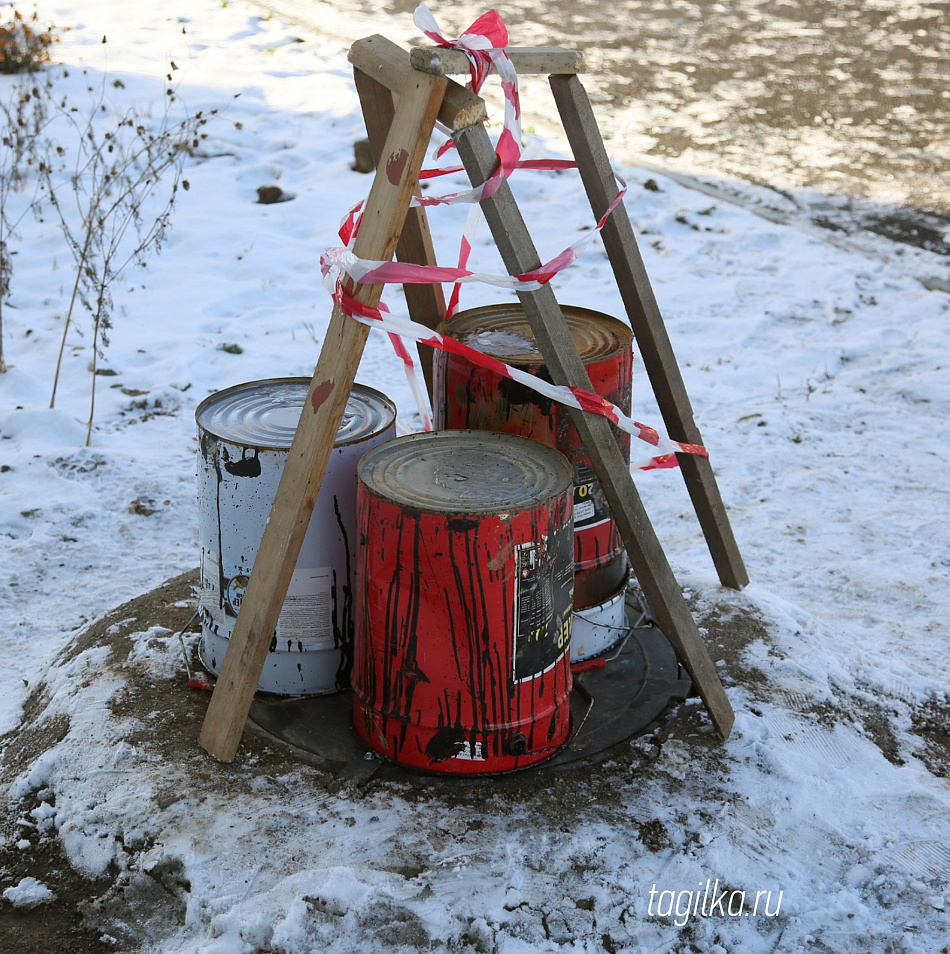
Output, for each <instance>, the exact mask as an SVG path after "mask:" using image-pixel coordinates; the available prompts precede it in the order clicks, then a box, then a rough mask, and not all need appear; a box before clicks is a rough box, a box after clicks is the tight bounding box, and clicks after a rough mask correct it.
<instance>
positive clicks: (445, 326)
mask: <svg viewBox="0 0 950 954" xmlns="http://www.w3.org/2000/svg"><path fill="white" fill-rule="evenodd" d="M561 311H562V312H563V313H564V320H565V321H566V322H567V328H568V331H569V332H570V333H571V338H573V339H574V346H575V347H576V348H577V353H578V354H579V355H580V356H581V360H582V361H583V362H584V364H585V365H587V364H593V363H594V362H596V361H604V360H606V359H607V358H612V357H614V356H615V355H618V354H621V353H623V352H626V351H629V350H630V348H631V345H632V343H633V332H632V331H631V330H630V328H629V327H628V326H627V325H625V324H624V323H623V322H622V321H620V320H619V319H617V318H612V317H611V316H610V315H605V314H603V312H599V311H594V310H592V309H590V308H580V307H578V306H577V305H561ZM438 330H439V334H442V335H447V336H448V337H450V338H454V339H455V340H456V341H461V342H462V344H466V345H468V346H469V347H470V348H475V349H476V350H477V351H483V352H485V354H489V355H491V356H492V357H493V358H498V360H499V361H504V362H505V363H506V364H512V365H515V366H516V367H519V366H527V367H534V366H537V365H541V364H543V362H544V359H543V358H542V357H541V352H540V350H539V349H538V345H537V342H536V341H535V338H534V332H533V331H532V330H531V325H530V324H529V323H528V319H527V317H526V316H525V313H524V308H523V307H522V306H521V304H520V303H518V302H500V303H498V304H495V305H484V306H482V307H481V308H469V309H468V310H467V311H460V312H459V313H458V314H457V315H456V316H455V317H454V318H452V319H450V320H449V321H443V322H442V324H440V325H439V328H438Z"/></svg>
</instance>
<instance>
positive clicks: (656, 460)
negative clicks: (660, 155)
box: [320, 4, 709, 470]
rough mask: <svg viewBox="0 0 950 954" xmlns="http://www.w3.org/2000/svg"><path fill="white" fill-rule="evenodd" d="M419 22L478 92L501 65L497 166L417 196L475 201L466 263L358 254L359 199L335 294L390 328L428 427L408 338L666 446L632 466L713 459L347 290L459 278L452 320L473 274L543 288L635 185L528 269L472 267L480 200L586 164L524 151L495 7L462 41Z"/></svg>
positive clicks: (466, 235)
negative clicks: (466, 65)
mask: <svg viewBox="0 0 950 954" xmlns="http://www.w3.org/2000/svg"><path fill="white" fill-rule="evenodd" d="M413 22H414V23H415V25H416V26H417V27H419V29H420V30H422V31H423V33H425V35H426V36H428V37H429V38H430V39H431V40H433V41H434V42H435V43H436V44H437V45H438V46H441V47H449V48H452V49H457V50H461V51H462V52H464V53H465V54H466V55H467V56H468V58H469V61H470V63H471V75H472V79H471V83H470V86H471V88H472V90H473V91H474V92H476V93H477V92H478V91H479V90H480V89H481V87H482V84H483V83H484V82H485V80H486V79H487V78H488V76H489V75H490V74H491V73H492V71H493V70H494V71H495V72H496V73H498V75H499V77H500V79H501V85H502V91H503V93H504V98H505V120H504V126H503V129H502V133H501V136H500V137H499V139H498V144H497V147H496V150H495V152H496V155H497V156H498V164H497V166H496V168H495V171H494V172H493V173H492V175H491V176H490V177H489V178H488V179H487V180H486V181H485V182H484V183H483V184H482V185H480V186H477V187H475V188H473V189H469V190H466V191H463V192H454V193H450V194H448V195H441V196H439V195H432V196H429V195H426V196H415V197H414V198H413V200H412V204H414V205H417V206H436V205H454V204H456V203H460V202H469V203H473V208H472V211H471V213H470V214H469V217H468V221H467V223H466V225H465V229H464V232H463V234H462V239H461V244H460V249H459V263H458V266H457V267H455V268H447V267H440V266H435V265H413V264H409V263H404V262H383V261H370V260H368V259H362V258H358V257H357V256H356V255H355V254H354V253H353V251H352V248H353V243H354V242H355V240H356V235H357V233H358V231H359V227H360V221H361V218H362V211H363V203H362V202H359V203H357V204H356V205H355V206H353V208H351V209H350V210H349V212H348V213H347V215H346V216H345V218H344V220H343V223H342V224H341V226H340V238H341V240H342V241H343V243H344V246H345V247H335V248H328V249H326V250H325V251H324V254H323V255H322V256H321V257H320V265H321V269H322V273H323V281H324V284H325V285H326V287H327V289H328V290H329V291H330V293H331V294H332V295H333V298H334V300H335V301H336V302H337V303H338V304H339V305H340V307H341V309H342V310H343V311H344V313H346V314H348V315H350V316H351V317H353V318H355V319H356V320H357V321H361V322H364V323H365V324H369V325H371V326H374V327H378V328H381V329H383V330H385V331H386V332H387V333H388V334H389V337H390V339H391V340H392V342H393V346H394V347H395V349H396V353H397V354H398V356H399V357H400V359H401V360H402V362H403V366H404V368H405V371H406V377H407V379H408V381H409V385H410V388H411V389H412V392H413V396H414V397H415V399H416V402H417V404H418V406H419V412H420V416H421V418H422V422H423V427H424V428H425V430H427V431H428V430H431V429H432V420H431V415H430V412H429V410H428V405H427V402H426V399H425V392H424V389H423V387H422V386H421V384H420V382H419V376H418V373H417V370H416V367H415V364H414V362H413V360H412V356H411V355H410V353H409V351H408V350H407V349H406V347H405V345H404V343H403V342H402V340H401V339H402V338H410V339H413V340H415V341H418V342H421V343H423V344H427V345H430V346H431V347H434V348H438V349H440V350H442V351H448V352H452V353H454V354H459V355H462V356H463V357H465V358H468V360H470V361H472V362H473V363H474V364H478V365H480V366H482V367H486V368H489V369H491V370H493V371H495V372H496V373H497V374H500V375H502V376H504V377H507V378H511V379H512V380H515V381H518V382H520V383H522V384H524V385H525V386H526V387H529V388H531V389H532V390H534V391H536V392H538V393H540V394H543V395H545V396H546V397H548V398H551V399H552V400H555V401H559V402H560V403H562V404H565V405H568V406H569V407H576V408H580V409H581V410H584V411H590V412H592V413H595V414H601V415H603V416H604V417H606V418H607V419H608V420H610V421H612V422H613V423H614V424H616V425H617V426H618V427H619V428H621V429H622V430H624V431H626V432H627V433H629V434H631V435H632V436H634V437H637V438H639V439H640V440H642V441H646V442H647V443H648V444H652V445H653V446H654V447H655V448H657V450H662V451H663V453H660V454H655V455H654V456H652V457H650V458H648V459H647V460H644V461H640V462H638V463H636V464H633V465H632V469H635V470H654V469H658V468H666V467H676V466H677V459H676V454H677V453H685V454H696V455H699V456H701V457H708V456H709V455H708V453H707V451H706V449H705V448H704V447H702V446H700V445H698V444H683V443H680V442H678V441H673V440H671V439H670V438H668V437H664V436H661V435H660V434H659V432H657V431H656V430H655V429H654V428H652V427H648V426H646V425H644V424H639V423H638V422H636V421H634V420H632V419H631V418H629V417H627V416H626V415H625V414H624V413H623V412H622V411H621V410H620V409H619V408H618V407H616V406H615V405H614V404H611V403H610V401H607V400H606V399H605V398H603V397H601V396H600V395H598V394H594V393H593V392H591V391H586V390H584V389H582V388H570V387H562V386H559V385H555V384H550V383H548V382H546V381H543V380H541V379H540V378H538V377H536V376H535V375H532V374H529V373H528V372H526V371H522V370H520V369H518V368H514V367H511V366H510V365H507V364H504V363H503V362H501V361H499V360H498V359H497V358H493V357H491V356H490V355H487V354H485V353H484V352H481V351H477V350H476V349H474V348H470V347H468V346H467V345H464V344H462V343H461V342H459V341H456V340H455V339H454V338H450V337H446V336H443V335H440V334H438V333H436V332H433V331H432V330H431V329H430V328H427V327H425V326H424V325H421V324H418V323H416V322H414V321H411V320H409V319H404V318H396V317H394V316H393V315H392V314H391V313H390V311H389V308H388V307H387V306H386V305H385V304H384V303H383V302H380V305H379V308H370V307H369V306H366V305H363V304H361V303H360V302H358V301H357V300H356V299H355V298H353V297H352V296H350V295H349V294H347V293H346V291H345V290H344V288H343V284H342V278H343V275H347V276H348V277H349V278H350V279H352V280H353V281H354V282H356V283H357V284H361V285H377V284H393V283H396V284H430V283H443V282H452V283H453V285H454V287H453V290H452V295H451V297H450V299H449V304H448V307H447V312H446V318H447V319H450V318H451V317H452V315H454V314H455V311H456V309H457V307H458V299H459V289H460V287H461V285H462V284H464V283H466V282H482V283H484V284H489V285H494V286H495V287H498V288H506V289H512V290H515V291H534V290H537V289H539V288H541V287H542V286H543V285H545V284H547V283H548V282H549V281H551V279H552V278H554V276H555V275H557V274H558V272H560V271H562V270H563V269H565V268H567V267H568V266H569V265H571V264H572V263H573V262H574V261H575V260H576V259H577V257H578V256H579V255H580V254H581V252H583V250H584V249H585V248H586V247H587V246H588V245H589V244H590V243H591V242H592V241H593V240H594V239H595V238H596V236H597V235H598V234H599V233H600V231H601V230H602V229H603V227H604V224H605V223H606V221H607V218H608V217H609V216H610V214H611V213H612V212H613V210H614V209H615V208H616V207H617V205H618V204H619V203H620V202H621V201H622V200H623V197H624V194H625V193H626V189H627V187H626V183H625V182H624V181H623V180H622V179H620V177H619V176H618V177H617V181H618V184H619V186H620V189H619V191H618V193H617V195H616V197H615V198H614V200H613V202H611V204H610V207H609V208H608V209H607V211H606V212H605V213H604V214H603V216H601V218H600V220H599V221H598V222H597V225H596V226H595V228H593V229H591V230H590V231H589V232H587V233H586V234H585V235H584V236H583V237H582V238H581V239H579V240H578V241H577V242H575V243H574V244H572V245H570V246H568V247H567V248H566V249H564V250H563V251H562V252H560V253H559V254H558V255H556V256H555V257H554V258H552V259H551V260H550V261H548V262H546V263H545V264H543V265H541V266H540V267H538V268H535V269H532V270H531V271H529V272H526V273H525V274H523V275H492V274H488V273H485V272H473V271H470V270H469V269H468V268H467V267H466V266H467V265H468V259H469V255H470V253H471V250H472V246H473V243H474V236H475V230H476V229H477V227H478V223H479V221H480V218H481V212H480V207H479V205H478V203H480V202H481V201H482V200H483V199H486V198H488V197H490V196H491V195H493V194H494V193H495V192H496V191H497V190H498V188H499V186H500V185H501V183H502V181H503V180H504V179H506V178H507V177H508V176H510V175H511V173H512V172H514V170H515V169H544V170H553V169H573V168H576V167H577V163H576V162H573V161H571V160H563V159H540V160H538V159H535V160H522V159H521V105H520V100H519V96H518V75H517V73H516V72H515V69H514V66H513V65H512V62H511V60H510V59H509V57H508V54H507V53H506V52H505V50H504V47H506V46H507V45H508V30H507V28H506V27H505V24H504V21H503V20H502V19H501V17H500V16H499V14H498V13H497V12H496V11H495V10H490V11H489V12H488V13H485V14H483V15H482V16H480V17H479V18H478V19H477V20H476V21H475V22H474V23H473V24H472V25H471V26H470V27H469V28H468V30H466V31H465V33H463V34H462V36H461V37H459V39H458V40H455V41H451V40H447V39H446V38H445V37H444V36H443V35H442V33H441V31H440V29H439V25H438V23H437V22H436V20H435V18H434V17H433V16H432V14H431V13H430V12H429V10H428V8H427V7H426V6H425V5H424V4H420V5H419V6H418V7H417V8H416V11H415V14H414V16H413ZM453 147H454V143H453V142H452V140H451V139H449V140H447V141H446V142H444V143H443V144H442V145H441V146H440V147H439V148H438V149H437V150H436V153H435V158H437V159H438V158H441V156H442V155H444V154H445V153H446V152H447V151H448V150H449V149H450V148H453ZM461 171H463V167H461V166H452V167H448V168H434V169H424V170H423V171H422V172H421V173H420V176H419V177H420V179H429V178H435V177H437V176H443V175H448V174H450V173H455V172H461Z"/></svg>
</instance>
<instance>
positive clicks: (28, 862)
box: [0, 791, 134, 954]
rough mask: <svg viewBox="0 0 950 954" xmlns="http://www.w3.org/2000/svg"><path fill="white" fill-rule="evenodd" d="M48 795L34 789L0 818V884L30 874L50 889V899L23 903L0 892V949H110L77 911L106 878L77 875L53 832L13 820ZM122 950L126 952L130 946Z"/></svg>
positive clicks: (45, 952) (51, 953) (81, 953)
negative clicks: (17, 903) (19, 904)
mask: <svg viewBox="0 0 950 954" xmlns="http://www.w3.org/2000/svg"><path fill="white" fill-rule="evenodd" d="M49 798H51V796H50V794H49V793H48V792H42V791H41V792H34V793H32V794H31V795H30V796H29V797H28V798H27V799H24V801H23V802H22V803H21V804H20V805H19V806H18V811H17V812H16V813H15V816H12V817H6V818H3V819H2V820H0V835H2V836H3V841H4V846H3V847H0V884H2V885H3V887H4V888H6V887H7V886H8V885H17V884H19V883H20V880H21V879H22V878H26V877H32V878H36V879H37V880H38V881H40V882H41V883H42V884H44V885H46V887H47V888H49V889H50V891H52V892H53V900H51V901H49V902H47V903H45V904H40V905H38V906H36V907H34V908H27V909H22V908H15V907H14V906H13V905H12V904H11V903H10V902H9V901H8V900H6V899H5V898H0V951H30V952H31V954H63V951H70V952H71V954H101V952H103V951H110V952H112V954H114V952H115V950H116V949H115V947H114V946H113V945H112V944H110V943H108V942H107V941H104V940H103V939H102V935H103V932H102V931H101V930H97V929H96V928H95V927H92V926H90V925H88V924H87V923H86V922H85V919H84V916H83V908H84V906H85V905H86V903H87V902H88V900H89V898H90V897H91V896H92V897H95V896H96V895H97V893H98V892H101V891H104V890H105V889H106V888H107V886H108V882H107V881H102V882H96V881H90V880H88V879H86V878H83V877H82V876H81V875H80V874H78V873H77V872H76V871H74V870H73V869H72V868H71V867H70V864H69V861H68V860H67V859H66V855H65V853H64V851H63V849H62V845H61V843H60V841H59V839H58V838H56V837H49V836H48V835H46V834H44V833H42V832H41V831H40V830H39V828H38V827H36V826H34V827H30V826H29V825H21V824H19V823H20V821H21V820H27V821H28V820H29V819H30V817H31V816H30V812H31V811H32V810H34V809H36V808H38V807H39V805H40V804H41V803H42V802H43V801H46V800H47V799H49ZM14 838H15V839H16V841H14V840H13V839H14ZM25 843H28V846H27V845H26V844H25ZM126 950H128V952H129V954H132V951H133V950H134V948H127V949H126Z"/></svg>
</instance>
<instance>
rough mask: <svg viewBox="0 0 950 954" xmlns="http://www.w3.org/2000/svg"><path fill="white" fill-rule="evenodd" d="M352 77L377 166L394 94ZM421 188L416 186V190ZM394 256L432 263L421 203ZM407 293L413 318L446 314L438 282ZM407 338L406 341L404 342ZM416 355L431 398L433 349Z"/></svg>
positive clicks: (425, 320)
mask: <svg viewBox="0 0 950 954" xmlns="http://www.w3.org/2000/svg"><path fill="white" fill-rule="evenodd" d="M353 78H354V79H355V81H356V92H357V93H358V94H359V97H360V105H361V106H362V108H363V119H364V121H365V123H366V134H367V136H368V137H369V145H370V149H371V150H372V152H373V160H374V162H375V164H376V165H377V167H378V166H379V163H380V158H381V157H382V156H384V155H385V154H386V153H385V148H386V135H387V133H388V132H389V128H390V126H391V125H392V121H393V116H394V115H395V112H396V106H395V98H396V97H395V94H394V93H392V92H391V91H390V90H388V89H387V88H386V87H385V86H383V84H382V83H380V82H378V81H377V80H374V79H373V78H372V77H371V76H368V75H367V74H366V73H364V72H363V71H362V70H359V69H354V70H353ZM420 193H421V189H419V188H418V185H417V187H416V194H417V195H419V194H420ZM396 258H398V259H399V261H400V262H412V263H413V264H416V265H435V264H437V262H436V257H435V248H434V247H433V244H432V233H431V232H430V231H429V220H428V219H427V218H426V210H425V209H423V208H421V207H414V208H411V209H410V210H409V212H408V214H407V215H406V224H405V225H404V226H403V230H402V235H401V236H400V237H399V244H398V245H397V246H396ZM403 292H404V293H405V295H406V304H407V306H408V308H409V315H410V317H411V318H412V319H413V321H418V322H419V323H420V324H423V325H425V326H426V327H427V328H432V329H433V330H434V329H435V328H436V327H437V326H438V324H439V322H440V321H442V319H443V318H444V317H445V295H444V294H443V293H442V286H441V285H435V284H433V285H414V284H412V283H407V284H405V285H403ZM408 344H409V342H407V345H408ZM416 350H417V353H418V355H419V364H420V366H421V368H422V374H423V377H424V378H425V382H426V388H427V389H428V392H429V397H430V399H431V398H432V397H433V396H434V391H433V387H432V349H431V348H422V349H419V348H418V346H416Z"/></svg>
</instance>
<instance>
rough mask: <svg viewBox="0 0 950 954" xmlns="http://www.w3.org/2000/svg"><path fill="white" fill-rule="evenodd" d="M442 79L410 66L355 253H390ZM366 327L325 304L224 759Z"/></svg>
mask: <svg viewBox="0 0 950 954" xmlns="http://www.w3.org/2000/svg"><path fill="white" fill-rule="evenodd" d="M445 87H446V80H445V79H444V78H439V77H434V76H430V75H429V74H427V73H418V72H415V71H413V74H412V76H411V77H410V76H407V78H406V81H405V84H404V86H403V89H402V96H401V98H400V101H399V106H398V107H397V109H396V113H395V118H394V120H393V123H392V126H391V127H390V130H389V135H388V137H387V138H386V144H385V148H384V155H385V156H386V157H387V161H386V164H385V167H384V170H383V171H381V172H378V173H377V175H376V177H375V179H374V181H373V186H372V188H371V190H370V194H369V198H368V199H367V201H366V209H365V211H364V213H363V223H362V226H361V228H360V231H359V235H358V236H357V239H356V244H355V246H354V252H355V253H356V254H357V255H359V256H360V257H362V258H369V259H382V260H389V259H390V258H392V255H393V252H394V251H395V249H396V244H397V242H398V240H399V236H400V234H401V232H402V227H403V222H404V220H405V217H406V212H407V210H408V208H409V200H410V197H411V195H412V190H413V188H414V186H415V184H416V182H417V181H418V178H419V170H420V169H421V167H422V160H423V157H424V155H425V151H426V149H427V147H428V145H429V138H430V136H431V133H432V129H433V126H434V124H435V119H436V115H437V114H438V111H439V106H440V104H441V102H442V97H443V95H444V92H445ZM350 291H351V293H352V294H354V295H355V297H357V298H358V299H359V300H360V301H362V302H364V303H367V304H370V305H375V304H376V303H378V301H379V298H380V294H381V292H382V287H381V286H379V285H373V286H367V285H362V286H359V287H357V288H355V289H351V290H350ZM368 334H369V329H368V328H367V326H366V325H362V324H359V323H358V322H356V321H353V320H352V319H351V318H348V317H346V316H345V315H344V314H343V313H342V312H341V310H340V308H339V307H335V308H334V309H333V315H332V317H331V319H330V327H329V329H328V331H327V334H326V337H325V338H324V341H323V346H322V348H321V350H320V357H319V360H318V361H317V366H316V369H315V370H314V374H313V380H312V381H311V382H310V390H309V392H308V394H307V400H306V403H305V405H304V409H303V412H302V414H301V416H300V423H299V424H298V425H297V432H296V434H295V436H294V440H293V444H292V445H291V448H290V452H289V454H288V455H287V462H286V464H285V466H284V471H283V475H282V476H281V480H280V484H279V485H278V488H277V495H276V497H275V499H274V504H273V507H272V508H271V513H270V517H269V519H268V523H267V527H266V529H265V530H264V536H263V539H262V540H261V545H260V548H259V549H258V552H257V558H256V559H255V561H254V567H253V570H252V572H251V578H250V581H249V583H248V587H247V591H246V593H245V596H244V601H243V604H242V606H241V610H240V612H239V613H238V618H237V621H236V623H235V626H234V632H233V634H232V636H231V639H230V641H229V644H228V649H227V652H226V653H225V656H224V662H223V664H222V666H221V673H220V675H219V676H218V681H217V684H216V685H215V690H214V693H213V695H212V696H211V703H210V705H209V706H208V712H207V715H206V716H205V720H204V725H203V726H202V729H201V735H200V737H199V742H200V744H201V745H202V746H203V747H204V749H205V750H206V751H207V752H209V753H210V754H211V755H213V756H214V757H215V758H216V759H219V760H220V761H223V762H230V761H231V760H232V759H233V758H234V755H235V753H236V752H237V747H238V744H239V743H240V740H241V733H242V732H243V730H244V723H245V722H246V720H247V715H248V712H249V711H250V708H251V701H252V700H253V697H254V692H255V689H256V688H257V683H258V680H259V679H260V675H261V671H262V670H263V667H264V659H265V657H266V656H267V652H268V649H269V647H270V642H271V639H272V637H273V634H274V630H275V627H276V626H277V618H278V616H279V615H280V610H281V606H282V605H283V602H284V597H285V596H286V595H287V588H288V585H289V583H290V577H291V575H292V573H293V569H294V565H295V564H296V562H297V557H298V555H299V553H300V546H301V544H302V542H303V537H304V534H305V533H306V530H307V525H308V524H309V522H310V516H311V514H312V513H313V506H314V503H315V501H316V499H317V494H318V493H319V491H320V485H321V483H322V482H323V475H324V473H325V471H326V467H327V462H328V460H329V457H330V454H331V453H332V451H333V446H334V443H335V442H336V436H337V433H338V432H339V428H340V421H341V419H342V417H343V412H344V410H345V408H346V401H347V398H348V397H349V393H350V388H351V387H352V386H353V381H354V378H355V377H356V370H357V368H358V366H359V362H360V357H361V356H362V353H363V347H364V345H365V342H366V338H367V335H368Z"/></svg>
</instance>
